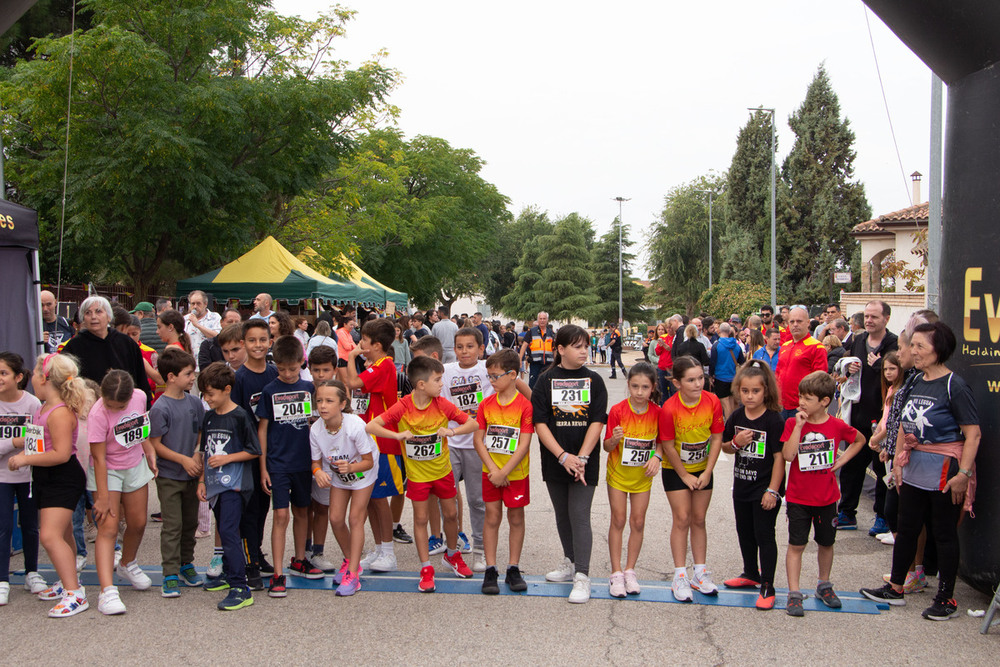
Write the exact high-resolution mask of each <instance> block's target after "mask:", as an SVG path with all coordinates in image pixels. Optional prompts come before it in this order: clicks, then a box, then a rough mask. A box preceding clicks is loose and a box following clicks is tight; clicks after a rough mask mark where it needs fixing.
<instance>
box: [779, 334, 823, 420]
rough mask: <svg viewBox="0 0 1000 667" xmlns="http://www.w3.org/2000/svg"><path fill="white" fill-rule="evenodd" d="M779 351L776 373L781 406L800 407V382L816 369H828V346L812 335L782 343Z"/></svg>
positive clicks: (790, 408)
mask: <svg viewBox="0 0 1000 667" xmlns="http://www.w3.org/2000/svg"><path fill="white" fill-rule="evenodd" d="M779 349H780V351H779V352H778V369H777V370H776V371H775V375H776V376H777V379H778V388H779V389H781V407H783V408H785V409H786V410H794V409H796V408H798V407H799V383H800V382H802V378H804V377H805V376H807V375H809V374H810V373H812V372H814V371H823V372H824V373H825V372H826V370H827V367H828V362H827V357H826V348H825V347H823V343H821V342H819V341H818V340H816V339H815V338H813V337H812V336H806V337H805V338H803V339H802V340H800V341H798V342H795V341H794V340H790V341H789V342H787V343H782V345H781V347H780V348H779Z"/></svg>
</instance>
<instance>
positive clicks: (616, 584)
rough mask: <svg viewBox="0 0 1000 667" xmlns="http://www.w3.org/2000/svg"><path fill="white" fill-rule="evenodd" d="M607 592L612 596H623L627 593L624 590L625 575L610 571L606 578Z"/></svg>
mask: <svg viewBox="0 0 1000 667" xmlns="http://www.w3.org/2000/svg"><path fill="white" fill-rule="evenodd" d="M608 594H609V595H611V597H613V598H623V597H625V596H626V595H628V593H626V592H625V575H624V574H623V573H621V572H612V573H611V578H610V579H608Z"/></svg>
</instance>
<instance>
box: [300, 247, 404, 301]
mask: <svg viewBox="0 0 1000 667" xmlns="http://www.w3.org/2000/svg"><path fill="white" fill-rule="evenodd" d="M299 259H301V260H302V261H303V262H305V263H306V264H309V265H312V266H319V265H320V262H321V261H322V257H321V256H320V254H319V253H318V252H316V251H315V250H313V249H312V248H309V247H306V248H305V249H303V250H302V252H300V253H299ZM335 264H337V265H338V266H340V267H341V271H340V272H338V273H331V274H330V278H331V279H332V280H347V281H350V282H351V283H353V284H355V285H359V286H361V287H370V288H374V289H375V290H377V291H379V292H381V293H382V294H383V295H384V297H383V301H384V302H392V303H394V304H396V309H397V310H406V307H407V302H409V300H410V295H409V294H407V293H406V292H397V291H396V290H394V289H392V288H391V287H387V286H386V285H383V284H382V283H380V282H379V281H377V280H375V279H374V278H372V277H371V276H370V275H368V274H367V273H365V271H364V270H363V269H362V268H361V267H360V266H358V265H357V264H355V263H354V262H352V261H351V260H350V259H348V258H347V256H346V255H344V254H343V253H341V254H340V255H339V256H338V257H337V258H336V261H335Z"/></svg>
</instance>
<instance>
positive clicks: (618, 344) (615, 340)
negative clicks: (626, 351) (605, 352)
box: [608, 329, 622, 352]
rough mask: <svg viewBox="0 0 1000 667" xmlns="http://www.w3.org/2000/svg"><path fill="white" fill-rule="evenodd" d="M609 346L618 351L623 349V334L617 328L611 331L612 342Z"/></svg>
mask: <svg viewBox="0 0 1000 667" xmlns="http://www.w3.org/2000/svg"><path fill="white" fill-rule="evenodd" d="M608 347H610V348H611V349H612V350H615V351H616V352H621V350H622V335H621V333H619V332H618V330H617V329H615V330H614V331H612V332H611V342H610V343H608Z"/></svg>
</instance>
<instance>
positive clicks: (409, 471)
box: [381, 362, 469, 482]
mask: <svg viewBox="0 0 1000 667" xmlns="http://www.w3.org/2000/svg"><path fill="white" fill-rule="evenodd" d="M389 367H390V368H393V369H395V366H394V365H393V364H392V363H391V362H390V363H389ZM381 417H382V421H383V422H385V425H386V427H387V428H390V429H392V430H394V431H396V432H397V433H402V432H403V431H409V432H410V433H412V434H413V437H412V438H410V439H409V440H407V441H406V442H399V441H396V442H397V444H398V445H401V446H400V449H401V450H402V453H403V456H405V457H406V477H407V478H408V479H412V480H413V481H414V482H435V481H437V480H439V479H441V478H442V477H445V476H446V475H447V474H448V473H449V472H451V456H450V454H449V453H448V438H444V437H439V436H438V435H437V431H438V429H439V428H448V421H449V420H451V421H453V422H458V423H459V424H464V423H465V422H467V421H469V415H467V414H465V413H464V412H462V411H461V410H459V409H458V408H456V407H455V404H454V403H452V402H451V401H449V400H448V399H446V398H441V397H440V396H435V397H434V398H432V399H431V402H430V403H428V404H427V407H425V408H424V409H423V410H421V409H419V408H418V407H417V406H416V405H415V404H414V403H413V394H410V395H409V396H404V397H403V398H401V399H400V400H399V401H397V402H396V404H395V405H393V406H392V407H391V408H389V409H388V410H386V411H385V412H383V413H382V414H381Z"/></svg>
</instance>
